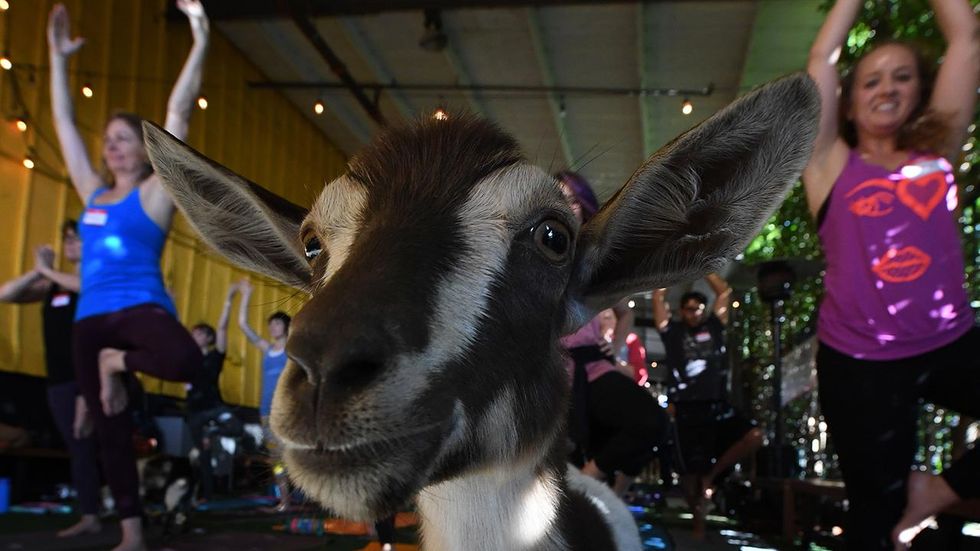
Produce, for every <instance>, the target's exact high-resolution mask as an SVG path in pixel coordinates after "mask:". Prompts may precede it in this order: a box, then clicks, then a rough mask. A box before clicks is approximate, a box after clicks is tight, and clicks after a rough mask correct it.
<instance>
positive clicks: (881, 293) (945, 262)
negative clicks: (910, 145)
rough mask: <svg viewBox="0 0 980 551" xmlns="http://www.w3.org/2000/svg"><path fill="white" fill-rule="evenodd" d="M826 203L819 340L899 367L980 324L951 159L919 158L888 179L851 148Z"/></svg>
mask: <svg viewBox="0 0 980 551" xmlns="http://www.w3.org/2000/svg"><path fill="white" fill-rule="evenodd" d="M827 201H828V204H827V205H826V217H825V218H824V219H823V221H822V223H821V225H820V230H819V235H820V240H821V242H822V243H823V249H824V253H825V254H826V256H827V276H826V279H825V287H826V295H825V296H824V299H823V303H822V304H821V306H820V316H819V319H818V322H817V333H818V335H819V338H820V340H821V341H823V342H825V343H827V344H828V345H830V346H832V347H833V348H835V349H837V350H839V351H841V352H843V353H845V354H847V355H849V356H853V357H855V358H862V359H868V360H893V359H898V358H907V357H911V356H915V355H918V354H922V353H925V352H929V351H930V350H935V349H936V348H939V347H941V346H943V345H946V344H949V343H950V342H952V341H954V340H956V339H957V338H959V337H960V336H962V335H963V334H964V333H966V332H967V331H968V330H969V329H970V328H971V327H972V326H973V323H974V318H973V312H972V311H971V309H970V305H969V302H968V299H967V294H966V290H965V289H964V284H963V283H964V273H963V253H962V248H961V244H960V239H959V232H958V228H957V226H956V223H955V220H954V218H955V214H954V211H955V209H956V201H957V198H956V183H955V182H954V180H953V172H952V167H951V166H950V164H949V162H947V161H946V159H943V158H941V157H936V156H935V155H915V156H914V157H913V158H912V159H910V160H909V161H908V162H907V163H906V164H905V165H903V166H901V167H899V168H898V169H897V170H896V171H894V172H891V171H889V170H887V169H885V168H883V167H880V166H877V165H872V164H869V163H865V162H864V161H863V160H862V159H861V157H860V155H858V154H857V152H856V151H854V150H851V152H850V155H849V157H848V161H847V165H846V166H845V167H844V170H843V172H841V175H840V177H838V178H837V181H836V182H835V183H834V187H833V189H832V190H831V193H830V196H829V197H828V198H827Z"/></svg>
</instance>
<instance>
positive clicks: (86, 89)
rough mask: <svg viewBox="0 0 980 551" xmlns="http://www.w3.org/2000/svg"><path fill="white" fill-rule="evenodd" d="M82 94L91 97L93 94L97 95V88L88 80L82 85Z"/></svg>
mask: <svg viewBox="0 0 980 551" xmlns="http://www.w3.org/2000/svg"><path fill="white" fill-rule="evenodd" d="M82 95H83V96H85V97H87V98H91V97H92V96H94V95H95V90H93V89H92V85H91V84H89V83H87V82H86V83H85V84H83V85H82Z"/></svg>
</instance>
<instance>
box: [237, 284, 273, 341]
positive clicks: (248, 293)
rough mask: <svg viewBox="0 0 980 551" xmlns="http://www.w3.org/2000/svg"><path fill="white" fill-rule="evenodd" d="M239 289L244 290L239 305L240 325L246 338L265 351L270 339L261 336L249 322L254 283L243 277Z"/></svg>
mask: <svg viewBox="0 0 980 551" xmlns="http://www.w3.org/2000/svg"><path fill="white" fill-rule="evenodd" d="M239 289H241V292H242V300H241V302H240V303H239V305H238V327H240V328H241V330H242V333H245V338H247V339H248V342H250V343H252V344H254V345H255V346H258V347H259V348H261V349H262V351H263V352H265V351H266V350H268V349H269V341H267V340H265V339H263V338H262V337H260V336H259V334H258V333H256V332H255V330H254V329H252V328H251V326H249V324H248V303H249V302H251V300H252V284H251V283H249V281H248V280H247V279H243V280H242V281H241V283H239Z"/></svg>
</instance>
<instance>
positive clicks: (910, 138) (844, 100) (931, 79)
mask: <svg viewBox="0 0 980 551" xmlns="http://www.w3.org/2000/svg"><path fill="white" fill-rule="evenodd" d="M889 45H895V46H900V47H902V48H905V49H906V50H908V51H909V52H911V53H912V55H913V57H914V58H915V66H916V70H918V72H919V102H918V103H917V104H916V105H915V107H914V108H913V110H912V112H911V113H910V114H909V118H908V120H907V121H905V124H903V125H902V126H901V128H899V129H898V144H897V145H898V148H899V149H902V150H912V151H928V152H930V153H940V154H941V153H944V152H945V149H946V148H947V147H948V144H949V136H950V123H949V114H947V113H940V112H937V111H936V110H934V109H930V108H929V100H930V99H931V98H932V88H933V85H934V84H935V82H936V64H935V63H933V62H931V61H929V60H928V59H927V58H926V56H925V54H923V51H922V48H920V47H918V46H917V45H915V44H913V43H911V42H907V41H903V40H894V39H888V40H882V41H880V42H877V43H876V44H875V45H874V46H873V47H872V48H871V49H870V50H868V51H867V52H866V53H865V54H864V55H863V56H861V58H860V59H859V60H858V61H857V62H856V63H855V64H854V65H853V66H852V67H851V69H850V70H848V71H847V72H846V73H844V76H843V78H842V79H841V93H840V100H839V103H838V105H837V122H838V128H839V129H840V135H841V137H842V138H843V139H844V141H845V142H847V145H849V146H850V147H851V148H855V147H857V129H856V128H855V127H854V122H853V121H851V120H849V119H848V117H847V114H848V111H850V108H851V101H852V99H853V95H854V86H855V82H854V78H855V75H856V74H857V68H858V66H859V65H860V64H861V62H862V61H863V60H864V59H865V58H867V56H868V54H870V53H871V52H873V51H875V50H877V49H878V48H881V47H883V46H889Z"/></svg>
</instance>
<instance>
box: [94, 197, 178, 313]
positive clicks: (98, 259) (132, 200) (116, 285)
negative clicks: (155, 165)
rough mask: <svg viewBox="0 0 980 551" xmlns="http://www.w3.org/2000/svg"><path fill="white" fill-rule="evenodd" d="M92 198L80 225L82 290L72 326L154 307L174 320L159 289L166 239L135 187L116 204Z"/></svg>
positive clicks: (171, 308) (170, 303)
mask: <svg viewBox="0 0 980 551" xmlns="http://www.w3.org/2000/svg"><path fill="white" fill-rule="evenodd" d="M105 191H106V188H100V189H98V190H96V191H95V193H93V194H92V197H91V198H90V199H89V203H88V205H87V207H86V208H85V212H84V213H83V214H82V219H81V221H80V223H79V224H78V234H79V237H81V238H82V268H81V277H82V290H81V292H80V293H79V295H80V298H79V301H78V309H77V311H76V312H75V320H76V321H77V320H80V319H84V318H87V317H90V316H96V315H99V314H108V313H111V312H118V311H119V310H122V309H124V308H129V307H131V306H137V305H139V304H157V305H159V306H162V307H163V308H164V309H166V310H167V311H168V312H170V313H171V314H173V315H174V316H176V315H177V309H176V308H175V307H174V303H173V300H171V298H170V295H169V294H167V291H166V289H165V288H164V286H163V275H162V274H161V273H160V253H161V252H162V251H163V244H164V242H165V241H166V240H167V234H166V233H165V232H164V231H163V230H161V229H160V226H157V225H156V223H155V222H154V221H153V220H151V219H150V217H149V216H147V214H146V212H144V211H143V205H141V204H140V194H139V188H138V187H137V188H136V189H134V190H133V191H131V192H130V193H129V195H127V196H126V197H124V198H123V199H122V200H121V201H119V202H118V203H111V204H107V205H96V204H95V199H96V198H97V197H98V196H99V195H101V194H102V193H104V192H105Z"/></svg>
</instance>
